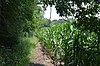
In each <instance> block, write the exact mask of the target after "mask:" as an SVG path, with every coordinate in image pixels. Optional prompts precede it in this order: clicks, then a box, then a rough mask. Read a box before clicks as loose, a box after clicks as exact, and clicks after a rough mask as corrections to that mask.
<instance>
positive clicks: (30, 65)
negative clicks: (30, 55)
mask: <svg viewBox="0 0 100 66" xmlns="http://www.w3.org/2000/svg"><path fill="white" fill-rule="evenodd" d="M29 66H45V65H43V64H38V63H37V64H34V63H29Z"/></svg>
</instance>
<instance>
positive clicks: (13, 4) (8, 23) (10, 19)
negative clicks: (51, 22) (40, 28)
mask: <svg viewBox="0 0 100 66" xmlns="http://www.w3.org/2000/svg"><path fill="white" fill-rule="evenodd" d="M40 10H41V9H40V8H39V7H38V6H37V0H0V66H27V65H28V62H29V54H30V48H31V46H32V43H30V41H29V40H28V39H27V38H28V37H29V36H32V35H33V31H34V29H35V25H34V24H35V18H36V15H34V14H36V13H37V14H38V13H40ZM37 11H38V12H37ZM33 18H34V19H33Z"/></svg>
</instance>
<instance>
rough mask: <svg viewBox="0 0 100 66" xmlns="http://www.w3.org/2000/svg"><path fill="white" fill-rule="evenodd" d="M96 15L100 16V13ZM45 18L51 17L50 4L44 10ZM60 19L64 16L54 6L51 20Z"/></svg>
mask: <svg viewBox="0 0 100 66" xmlns="http://www.w3.org/2000/svg"><path fill="white" fill-rule="evenodd" d="M96 17H98V18H100V13H99V14H97V15H96ZM44 18H47V19H50V6H48V7H47V9H46V11H45V12H44ZM63 18H65V17H63ZM69 18H72V17H69ZM58 19H62V17H60V16H59V14H57V13H56V8H55V6H52V13H51V20H58Z"/></svg>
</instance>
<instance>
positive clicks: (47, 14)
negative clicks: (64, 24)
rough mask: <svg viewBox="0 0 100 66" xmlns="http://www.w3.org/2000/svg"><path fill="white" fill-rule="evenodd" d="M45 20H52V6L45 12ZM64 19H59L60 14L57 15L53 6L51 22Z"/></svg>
mask: <svg viewBox="0 0 100 66" xmlns="http://www.w3.org/2000/svg"><path fill="white" fill-rule="evenodd" d="M44 18H47V19H49V18H50V6H48V7H47V9H46V11H45V12H44ZM61 18H62V17H59V14H57V13H56V9H55V6H52V14H51V20H55V19H57V20H58V19H61Z"/></svg>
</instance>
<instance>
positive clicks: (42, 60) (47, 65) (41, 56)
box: [29, 42, 54, 66]
mask: <svg viewBox="0 0 100 66" xmlns="http://www.w3.org/2000/svg"><path fill="white" fill-rule="evenodd" d="M33 52H34V57H32V58H31V60H30V65H29V66H54V65H53V64H52V63H51V61H52V60H51V59H50V58H49V57H48V55H46V53H45V52H44V51H43V48H42V46H41V43H40V42H38V43H37V44H36V48H35V49H34V51H33Z"/></svg>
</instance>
